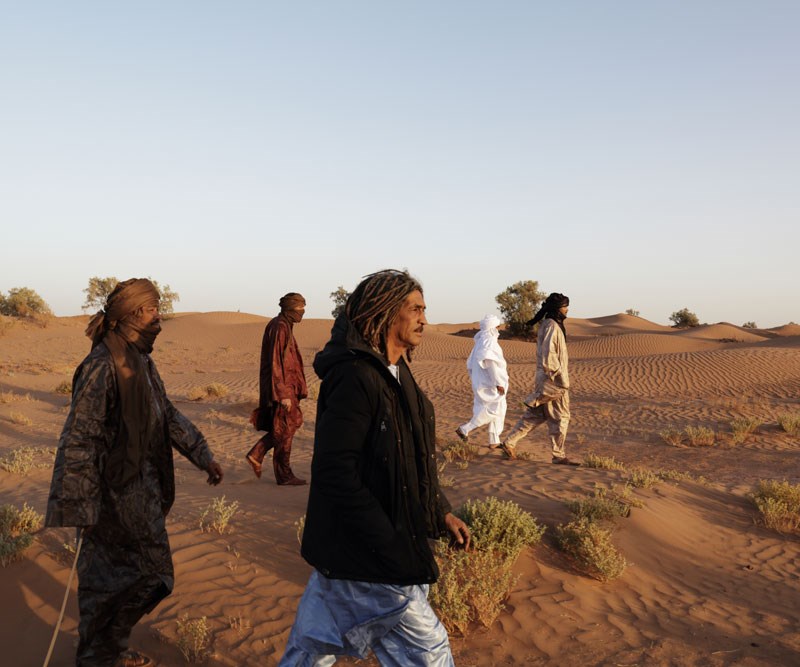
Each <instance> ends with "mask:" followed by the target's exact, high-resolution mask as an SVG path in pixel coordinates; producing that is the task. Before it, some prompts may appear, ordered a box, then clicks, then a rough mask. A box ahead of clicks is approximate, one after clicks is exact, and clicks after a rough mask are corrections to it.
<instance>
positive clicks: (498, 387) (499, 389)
mask: <svg viewBox="0 0 800 667" xmlns="http://www.w3.org/2000/svg"><path fill="white" fill-rule="evenodd" d="M497 393H498V394H500V395H501V396H504V395H505V393H506V390H505V389H504V388H503V387H501V386H500V385H497Z"/></svg>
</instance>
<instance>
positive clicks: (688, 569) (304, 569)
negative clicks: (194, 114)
mask: <svg viewBox="0 0 800 667" xmlns="http://www.w3.org/2000/svg"><path fill="white" fill-rule="evenodd" d="M87 320H88V318H86V317H74V318H57V319H55V320H54V321H53V322H51V323H50V325H49V326H47V327H46V328H40V327H38V326H35V325H29V324H23V323H19V322H12V321H10V320H8V319H7V318H3V321H2V322H0V456H4V455H7V454H8V453H9V452H10V451H12V450H14V449H16V448H19V447H23V446H28V447H35V448H40V449H41V460H42V463H43V465H44V467H41V468H37V469H34V470H32V471H30V472H29V473H28V474H26V475H19V474H13V473H10V472H7V471H5V470H0V502H2V503H12V504H15V505H17V506H21V505H22V504H23V503H24V502H27V503H29V504H30V505H32V506H33V507H34V508H35V509H36V510H38V511H40V512H43V511H44V508H45V504H46V498H47V490H48V487H49V482H50V475H51V465H52V454H51V453H50V452H48V451H47V448H53V447H55V446H56V444H57V440H58V434H59V432H60V430H61V427H62V425H63V421H64V418H65V416H66V410H67V406H68V402H69V398H68V396H66V395H64V394H61V393H57V392H56V387H57V386H58V385H59V384H60V383H62V382H64V381H65V380H69V379H70V377H71V375H72V372H73V370H74V368H75V366H76V364H77V363H78V362H79V361H80V360H81V359H82V358H83V356H84V355H85V354H86V352H87V351H88V347H89V344H88V340H87V339H86V338H85V337H84V336H83V328H84V327H85V325H86V322H87ZM267 321H268V319H267V318H264V317H260V316H256V315H250V314H246V313H224V312H223V313H184V314H180V315H178V316H176V317H175V318H174V319H171V320H168V321H167V322H165V323H164V329H163V332H162V334H161V336H160V337H159V339H158V341H157V343H156V351H155V352H154V358H155V360H156V362H157V364H158V367H159V370H160V372H161V374H162V377H163V378H164V380H165V383H166V386H167V390H168V392H169V394H170V397H171V399H172V400H173V402H174V403H175V404H176V405H177V406H178V408H179V409H180V410H181V411H183V412H184V413H185V414H186V415H187V416H188V417H189V418H191V419H192V420H194V421H195V423H196V424H197V425H198V426H199V427H200V428H201V430H202V431H203V432H204V433H205V435H206V437H207V438H208V440H209V442H210V444H211V446H212V448H213V449H214V451H215V452H216V454H217V457H218V459H219V460H220V462H221V463H222V465H223V466H224V468H225V472H226V477H225V481H224V482H223V484H222V486H220V487H218V488H215V489H214V488H211V487H209V486H207V485H206V484H205V476H204V475H203V474H202V473H201V472H199V471H197V470H195V469H194V468H193V467H192V466H191V465H190V464H189V463H188V462H186V461H185V460H182V459H180V460H178V459H176V464H177V465H176V476H177V500H176V503H175V508H174V510H173V512H172V513H171V515H170V517H169V520H168V525H169V530H170V540H171V544H172V547H173V554H174V561H175V568H176V586H175V591H174V593H173V595H172V596H170V597H169V598H167V599H166V600H165V601H164V602H163V603H162V604H161V605H160V606H159V607H158V608H157V609H156V610H155V611H154V612H153V613H152V614H151V615H149V616H146V617H145V618H144V619H143V620H142V622H141V623H140V624H139V625H138V626H137V627H136V628H135V630H134V633H133V643H134V644H135V645H136V646H137V647H139V648H141V649H143V650H145V651H146V652H148V653H149V654H150V655H152V656H153V657H154V658H155V659H156V661H157V664H158V665H160V666H161V667H178V666H179V665H183V664H186V663H185V661H184V660H183V657H182V656H181V654H180V652H179V651H178V649H177V647H176V642H175V640H176V622H177V619H178V618H179V617H180V616H181V615H183V614H189V615H190V616H191V617H193V618H199V617H201V616H206V617H207V619H208V623H209V625H210V627H211V631H212V635H213V640H214V647H213V656H212V658H211V659H210V660H209V662H208V663H207V664H209V665H211V666H212V667H219V666H223V665H224V666H234V665H235V666H242V665H244V666H249V665H267V666H269V665H275V664H276V663H277V660H278V658H279V657H280V655H281V652H282V650H283V647H284V646H285V643H286V639H287V637H288V633H289V629H290V628H291V624H292V622H293V619H294V611H295V609H296V607H297V603H298V601H299V598H300V595H301V594H302V592H303V587H304V585H305V581H306V579H307V577H308V575H309V567H308V565H307V564H306V563H305V562H304V561H303V560H302V559H301V558H300V556H299V551H298V541H297V528H296V526H295V522H296V521H297V520H298V519H299V518H300V517H301V516H302V515H303V514H304V512H305V503H306V498H307V493H308V487H278V486H276V485H275V484H274V481H272V480H271V479H270V475H269V474H268V473H267V474H265V475H264V477H263V478H262V479H261V480H257V479H255V477H254V476H253V474H252V472H251V471H250V469H249V468H248V467H247V466H246V465H245V463H244V460H243V455H244V453H245V452H246V451H247V449H248V448H249V447H250V445H251V444H252V443H253V442H254V441H255V440H256V439H257V437H258V435H257V434H256V433H255V432H254V431H253V430H252V428H251V427H250V425H249V424H248V423H247V418H248V416H249V412H250V410H251V409H252V407H253V406H254V404H255V401H256V397H257V391H258V358H259V350H260V345H261V336H262V334H263V328H264V325H265V324H266V322H267ZM331 325H332V321H331V320H313V319H311V320H304V321H303V322H302V323H301V324H300V325H299V326H298V327H297V328H296V334H297V338H298V341H299V343H300V346H301V350H302V353H303V355H304V359H305V363H306V372H307V376H308V379H309V386H310V388H311V392H312V396H313V395H315V393H316V391H317V390H318V386H319V380H318V379H317V378H316V376H315V375H314V372H313V370H312V368H311V363H312V361H313V357H314V354H315V352H316V351H317V350H319V349H320V348H321V347H322V346H323V345H324V344H325V342H326V341H327V339H328V337H329V333H330V328H331ZM477 326H478V325H477V322H471V323H463V324H458V323H454V324H439V325H431V326H430V327H429V328H428V331H427V332H426V335H425V338H424V340H423V343H422V345H421V346H420V347H419V349H418V350H416V352H415V354H414V360H413V364H412V370H413V372H414V374H415V376H416V378H417V380H418V381H419V383H420V385H421V386H422V388H423V389H424V390H425V391H426V392H427V394H428V396H429V397H430V398H431V400H432V401H433V403H434V405H435V407H436V411H437V421H438V424H437V428H438V431H439V434H440V438H441V439H442V441H444V442H446V441H448V440H451V434H452V433H453V430H454V429H455V427H456V426H457V425H458V424H460V423H462V422H464V421H466V420H467V419H468V418H469V416H470V413H471V406H472V395H471V391H470V385H469V378H468V377H467V374H466V368H465V362H466V358H467V355H468V354H469V352H470V349H471V347H472V340H471V338H470V337H469V336H468V335H464V334H463V332H465V331H469V330H476V329H477ZM567 327H568V328H567V331H568V335H569V337H570V338H569V345H570V359H571V368H570V375H571V378H572V414H573V419H572V422H571V425H570V435H569V437H568V440H567V449H568V453H569V455H570V456H576V457H578V458H580V457H581V456H585V455H586V454H587V453H589V452H594V453H596V454H600V455H603V456H614V457H615V458H616V459H618V460H620V461H623V462H625V463H627V464H629V465H641V466H644V467H646V468H650V469H652V470H678V471H681V472H686V473H689V474H691V475H692V476H693V477H694V478H695V479H694V481H683V482H678V483H675V482H672V483H666V482H665V483H662V484H660V485H658V486H656V487H654V488H651V489H648V490H642V489H638V490H636V492H635V495H636V497H637V498H638V499H639V500H641V501H642V502H643V503H644V506H643V507H641V508H637V509H634V510H633V512H632V515H631V517H630V518H629V519H624V520H621V521H620V522H619V523H618V527H617V529H616V531H615V533H614V536H613V540H614V543H615V544H616V546H617V547H619V548H620V549H621V550H622V552H623V553H624V555H625V557H626V559H627V560H628V563H629V567H628V569H627V570H626V571H625V573H624V574H623V575H622V576H621V577H620V578H619V579H617V580H615V581H613V582H610V583H600V582H598V581H595V580H593V579H590V578H587V577H586V576H583V575H581V574H580V573H579V572H578V571H577V570H576V569H575V567H574V566H573V564H572V563H571V562H570V561H569V560H568V559H567V558H566V557H565V556H563V555H562V554H561V553H560V552H559V551H557V550H556V548H555V541H554V539H553V533H554V528H555V526H557V525H558V524H559V523H566V522H567V521H569V518H570V514H569V511H568V509H567V507H566V505H565V502H566V501H569V500H572V499H574V498H576V497H578V496H581V495H586V494H589V493H591V492H592V491H593V490H594V488H595V485H596V484H601V485H603V486H609V485H611V484H613V483H622V482H623V478H624V473H622V472H619V471H606V470H596V469H590V468H586V467H582V468H565V467H563V466H553V465H551V464H550V463H549V452H548V447H547V444H546V434H545V433H544V430H543V429H540V430H538V431H534V433H533V434H532V435H531V436H529V437H528V438H527V439H525V440H523V441H522V442H521V443H520V446H519V450H520V451H524V452H528V453H529V454H530V458H529V459H528V460H520V461H514V462H510V461H504V460H502V459H501V457H500V456H499V455H498V454H497V453H495V452H494V451H491V450H488V448H482V450H481V451H482V455H481V457H480V458H479V459H478V460H476V461H473V462H471V463H470V464H469V466H468V467H467V468H466V469H463V470H462V469H458V468H457V467H455V466H454V465H453V464H449V465H448V467H447V469H446V471H445V474H446V475H447V476H450V477H453V478H454V484H453V486H452V487H451V488H448V489H446V492H447V494H448V496H449V497H450V499H451V501H452V502H453V504H454V505H458V504H460V503H462V502H463V501H465V500H466V499H468V498H484V497H487V496H497V497H499V498H501V499H505V500H513V501H515V502H517V503H519V504H520V505H521V506H522V507H523V509H525V510H527V511H529V512H531V513H532V514H533V515H534V516H535V517H536V518H537V519H538V521H539V522H541V523H543V524H544V525H545V526H547V528H548V531H547V533H546V535H545V538H544V541H543V543H542V544H541V545H539V546H537V547H536V548H534V549H529V550H527V551H525V552H523V555H522V556H521V557H520V559H519V560H518V561H517V564H516V566H515V573H516V574H517V575H518V576H519V578H518V580H517V582H516V583H515V585H514V587H513V588H512V590H511V592H510V595H509V598H508V601H507V605H506V609H505V611H504V612H503V613H502V614H501V615H500V617H499V619H498V620H497V621H496V622H495V624H494V625H493V627H492V628H491V629H489V630H485V629H478V628H476V629H475V630H474V631H472V632H471V633H470V634H469V635H468V636H467V637H466V638H462V637H453V638H452V644H453V649H454V654H455V659H456V664H457V665H459V666H461V665H464V666H476V667H492V666H494V665H558V666H566V667H570V666H572V665H576V666H577V665H598V666H599V665H603V666H605V665H627V666H633V665H642V666H645V665H659V666H661V665H664V666H666V665H687V666H698V667H699V666H734V665H735V666H738V667H751V666H753V667H755V666H765V667H766V666H767V665H769V666H773V665H800V604H798V601H799V600H800V537H798V536H785V535H780V534H777V533H774V532H771V531H768V530H766V529H765V528H763V527H761V526H759V525H758V524H757V523H756V522H755V513H754V510H753V507H752V506H751V504H750V502H749V501H748V500H747V494H748V493H749V492H750V491H751V490H752V489H753V487H754V485H755V484H756V483H757V481H758V480H760V479H777V480H782V479H787V480H789V481H790V482H792V483H794V484H797V483H800V457H798V452H799V450H800V446H799V445H798V442H797V441H796V439H793V438H791V437H789V436H788V435H786V434H785V433H783V432H782V431H781V429H780V428H779V427H778V424H777V418H778V416H779V415H781V414H783V413H787V412H800V327H799V326H798V325H786V326H784V327H778V328H776V329H771V330H760V329H756V330H747V329H742V328H740V327H736V326H734V325H731V324H727V323H719V324H713V325H706V326H703V327H698V328H695V329H691V330H675V329H672V328H670V327H666V326H662V325H658V324H655V323H652V322H648V321H647V320H644V319H642V318H638V317H633V316H629V315H621V314H619V315H612V316H608V317H598V318H590V319H583V320H581V319H574V320H573V319H569V320H568V321H567ZM459 333H461V335H455V334H459ZM501 345H502V347H503V349H504V351H505V354H506V358H507V359H508V362H509V372H510V376H511V390H510V392H509V415H508V419H507V421H506V428H507V429H509V428H511V426H513V423H514V421H515V420H516V418H517V417H518V416H519V414H520V413H521V404H520V401H521V398H522V397H523V396H524V395H525V394H526V393H527V392H528V391H529V390H530V386H531V384H532V382H533V375H534V370H535V364H534V355H535V343H533V342H526V341H517V340H506V339H503V340H502V341H501ZM211 383H220V384H222V385H225V387H226V388H227V393H226V394H225V395H224V396H221V397H214V398H212V397H209V398H206V399H203V400H200V401H190V400H189V398H188V396H189V395H190V393H191V392H192V390H193V389H195V388H197V387H205V386H207V385H209V384H211ZM304 410H305V415H306V424H305V425H304V427H303V429H302V430H301V432H300V433H298V436H297V437H296V439H295V445H294V451H293V456H292V460H293V467H294V468H295V471H296V472H297V474H298V475H300V476H302V477H308V476H309V474H310V461H311V450H312V443H313V429H314V423H315V405H314V401H313V400H310V401H307V402H306V403H305V405H304ZM20 415H22V416H23V417H25V418H27V420H26V419H20ZM744 416H747V417H759V418H761V419H763V420H764V423H763V424H762V425H761V426H760V427H759V428H758V430H757V431H756V433H755V434H754V435H753V436H751V437H750V438H749V439H748V440H747V441H746V442H745V443H744V444H739V445H736V444H734V443H733V440H732V439H731V429H730V422H731V420H732V419H734V418H736V417H744ZM25 421H30V423H29V424H27V423H20V422H25ZM686 426H706V427H709V428H712V429H713V430H714V431H716V432H717V441H716V443H715V444H714V445H713V446H711V447H688V446H680V447H675V446H670V445H668V444H666V443H665V442H664V441H663V440H662V438H661V437H660V435H659V434H660V433H661V432H662V431H664V430H665V429H668V428H677V429H682V428H684V427H686ZM487 437H488V436H487V435H486V433H485V431H484V432H481V431H478V432H476V433H475V434H474V435H473V437H472V439H473V441H474V442H476V443H478V444H483V443H484V441H485V440H486V439H487ZM223 494H224V495H225V497H226V499H227V500H228V501H237V502H238V503H239V511H238V513H237V514H236V515H235V517H234V518H233V520H232V522H231V529H232V530H231V532H230V533H228V534H225V535H218V534H217V533H207V532H205V533H204V532H201V531H200V530H199V528H198V519H199V516H200V514H201V513H202V511H203V509H205V508H206V507H207V506H208V504H209V502H210V501H211V500H212V499H213V498H215V497H219V496H222V495H223ZM71 538H72V532H71V531H69V530H66V529H64V530H44V531H41V532H40V533H39V535H38V536H37V540H36V542H35V543H34V546H33V547H31V548H30V549H29V550H28V551H27V552H26V553H25V556H24V558H23V559H22V560H21V561H20V562H17V563H14V564H12V565H10V566H8V567H6V568H5V569H2V570H0V596H2V600H3V602H4V604H3V609H4V611H3V623H2V624H0V641H2V645H3V647H4V651H3V656H2V658H0V664H2V665H9V667H11V666H13V667H29V666H30V667H34V666H36V667H38V666H39V665H41V664H42V661H43V659H44V656H45V654H46V651H47V647H48V644H49V641H50V637H51V633H52V628H53V625H54V623H55V621H56V618H57V615H58V611H59V608H60V605H61V599H62V595H63V592H64V588H65V586H66V582H67V577H68V574H69V564H70V558H71V556H70V554H69V553H68V551H67V550H66V549H65V547H64V544H65V543H68V542H70V540H71ZM74 587H75V585H74V584H73V592H72V594H71V597H70V600H69V603H68V606H67V613H66V618H65V621H64V625H63V628H62V632H61V634H60V635H59V638H58V641H57V644H56V650H55V654H54V658H53V660H52V661H51V665H52V666H53V667H66V666H67V665H71V664H72V655H73V652H74V641H75V637H76V625H77V604H76V600H75V593H74ZM340 664H357V663H356V661H344V660H343V661H340ZM358 664H366V665H369V664H374V662H373V661H361V663H358Z"/></svg>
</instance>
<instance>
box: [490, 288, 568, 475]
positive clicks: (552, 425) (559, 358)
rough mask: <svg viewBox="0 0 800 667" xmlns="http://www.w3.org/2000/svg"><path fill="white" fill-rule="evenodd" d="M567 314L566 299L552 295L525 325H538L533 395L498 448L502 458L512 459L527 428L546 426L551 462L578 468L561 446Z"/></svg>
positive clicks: (565, 403)
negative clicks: (550, 445) (502, 454)
mask: <svg viewBox="0 0 800 667" xmlns="http://www.w3.org/2000/svg"><path fill="white" fill-rule="evenodd" d="M568 312H569V297H567V296H564V295H563V294H559V293H558V292H553V293H552V294H550V296H548V297H547V299H545V301H544V303H543V304H542V307H541V308H540V309H539V312H537V313H536V315H535V316H534V317H533V319H532V320H531V321H530V322H528V325H529V326H533V325H535V324H536V323H537V322H540V321H541V322H542V323H541V324H540V325H539V334H538V337H537V347H536V377H535V379H534V387H533V393H532V394H530V395H529V396H528V397H527V398H526V399H525V405H526V406H527V407H526V408H525V412H523V413H522V416H521V417H520V418H519V421H517V423H516V424H515V425H514V428H512V429H511V432H510V433H509V434H508V436H507V437H506V439H505V442H504V443H503V444H502V445H500V448H501V449H502V451H503V453H504V454H505V456H506V458H509V459H514V458H516V454H515V451H514V450H515V449H516V445H517V442H519V441H520V440H521V439H522V438H524V437H525V436H526V435H527V434H528V433H529V432H530V431H531V429H534V428H536V427H537V426H539V425H540V424H547V432H548V433H549V434H550V442H551V444H552V454H553V458H552V462H553V463H557V464H561V465H571V466H577V465H580V463H578V462H577V461H574V460H572V459H569V458H567V454H566V451H565V448H564V443H565V442H566V440H567V428H568V426H569V355H568V354H567V335H566V329H565V328H564V320H565V319H566V318H567V313H568Z"/></svg>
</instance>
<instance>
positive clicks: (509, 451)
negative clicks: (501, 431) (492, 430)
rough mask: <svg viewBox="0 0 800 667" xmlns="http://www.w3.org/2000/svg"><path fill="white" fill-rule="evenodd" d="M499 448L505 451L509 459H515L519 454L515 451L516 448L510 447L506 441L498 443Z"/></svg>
mask: <svg viewBox="0 0 800 667" xmlns="http://www.w3.org/2000/svg"><path fill="white" fill-rule="evenodd" d="M497 448H498V449H499V450H500V451H501V452H503V456H504V457H505V458H507V459H508V460H509V461H513V460H514V459H516V458H517V455H516V454H515V453H514V448H513V447H509V446H508V445H507V444H506V443H504V442H501V443H500V444H499V445H497Z"/></svg>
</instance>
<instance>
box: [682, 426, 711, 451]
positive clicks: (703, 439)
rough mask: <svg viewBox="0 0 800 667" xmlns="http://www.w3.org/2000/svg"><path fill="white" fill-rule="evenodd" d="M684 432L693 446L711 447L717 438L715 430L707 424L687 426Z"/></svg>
mask: <svg viewBox="0 0 800 667" xmlns="http://www.w3.org/2000/svg"><path fill="white" fill-rule="evenodd" d="M684 432H685V433H686V439H687V440H688V441H689V444H690V445H692V446H693V447H710V446H711V445H713V444H714V440H715V439H716V436H715V435H714V431H713V430H711V429H710V428H706V427H705V426H687V427H686V428H685V429H684Z"/></svg>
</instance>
